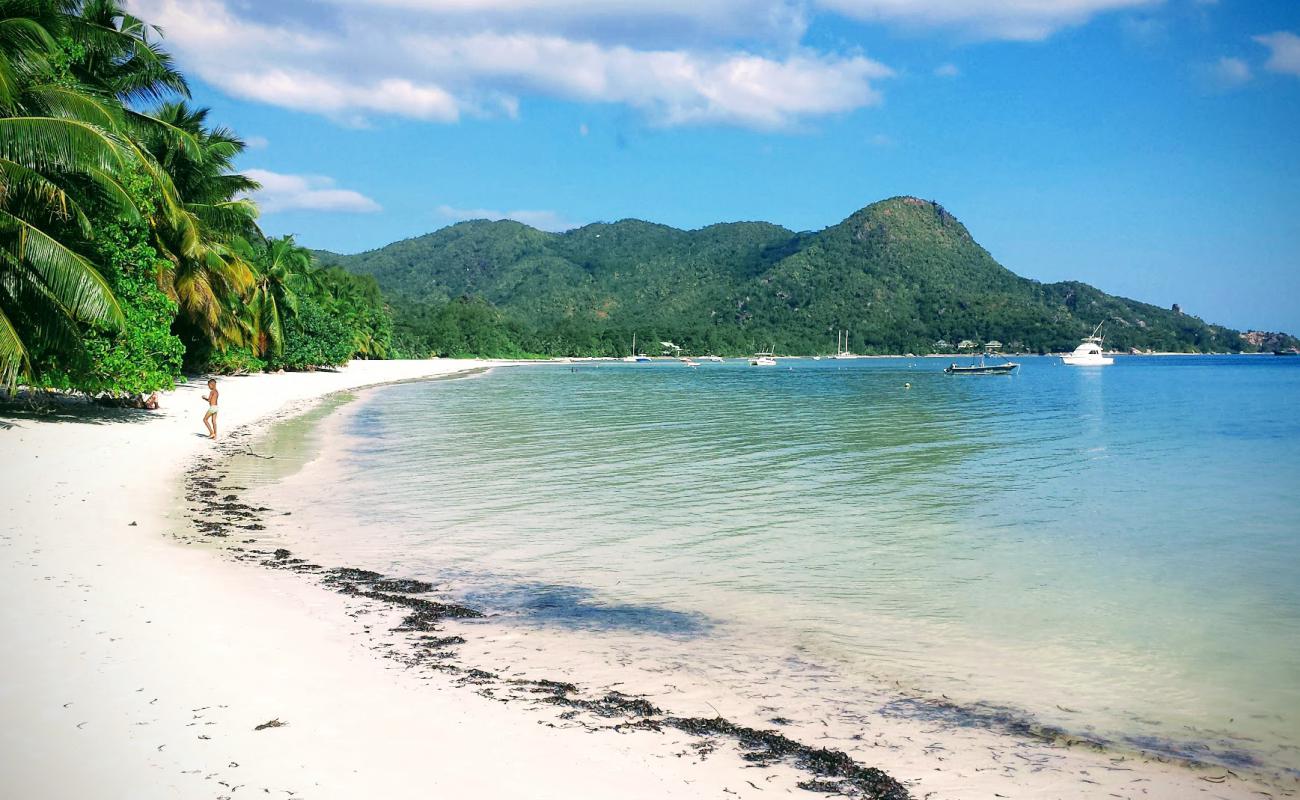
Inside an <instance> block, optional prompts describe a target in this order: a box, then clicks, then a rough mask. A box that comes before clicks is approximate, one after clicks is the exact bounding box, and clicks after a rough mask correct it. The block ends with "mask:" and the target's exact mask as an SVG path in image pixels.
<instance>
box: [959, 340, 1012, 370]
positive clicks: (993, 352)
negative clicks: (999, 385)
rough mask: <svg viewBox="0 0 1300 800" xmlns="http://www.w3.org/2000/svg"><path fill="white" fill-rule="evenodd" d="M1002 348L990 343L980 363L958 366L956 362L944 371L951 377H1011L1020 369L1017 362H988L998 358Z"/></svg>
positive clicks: (981, 356) (980, 358) (981, 355)
mask: <svg viewBox="0 0 1300 800" xmlns="http://www.w3.org/2000/svg"><path fill="white" fill-rule="evenodd" d="M1001 346H1002V345H1000V344H997V343H995V342H990V343H989V344H988V345H986V346H985V348H984V352H983V353H981V354H980V357H979V361H978V362H974V363H971V364H958V363H957V362H956V361H954V362H952V363H951V364H949V365H948V366H947V367H944V370H943V371H944V372H946V373H948V374H949V375H1009V374H1010V373H1012V372H1015V371H1016V370H1017V369H1019V367H1020V365H1019V364H1018V363H1016V362H1015V361H1007V360H1003V361H1002V362H1001V363H999V364H990V363H988V361H987V360H986V358H987V357H988V356H994V357H998V354H997V350H998V348H999V347H1001Z"/></svg>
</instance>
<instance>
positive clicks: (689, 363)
mask: <svg viewBox="0 0 1300 800" xmlns="http://www.w3.org/2000/svg"><path fill="white" fill-rule="evenodd" d="M682 363H683V364H685V365H686V366H688V367H698V366H699V365H700V362H698V361H694V360H692V359H689V358H683V359H682Z"/></svg>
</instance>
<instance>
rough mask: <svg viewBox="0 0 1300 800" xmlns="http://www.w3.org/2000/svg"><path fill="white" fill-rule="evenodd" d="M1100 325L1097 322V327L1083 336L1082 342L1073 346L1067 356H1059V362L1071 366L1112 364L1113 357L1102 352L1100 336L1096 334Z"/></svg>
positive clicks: (1113, 361)
mask: <svg viewBox="0 0 1300 800" xmlns="http://www.w3.org/2000/svg"><path fill="white" fill-rule="evenodd" d="M1101 326H1102V323H1100V322H1098V323H1097V327H1095V328H1093V329H1092V335H1091V336H1088V337H1085V338H1084V340H1083V344H1081V345H1079V346H1078V347H1076V348H1074V352H1073V353H1070V354H1069V355H1068V356H1061V363H1063V364H1069V365H1070V366H1072V367H1104V366H1107V365H1109V364H1114V363H1115V359H1113V358H1111V357H1110V356H1108V355H1106V354H1105V353H1104V352H1102V349H1101V340H1102V337H1100V336H1098V335H1097V334H1098V332H1100V331H1101Z"/></svg>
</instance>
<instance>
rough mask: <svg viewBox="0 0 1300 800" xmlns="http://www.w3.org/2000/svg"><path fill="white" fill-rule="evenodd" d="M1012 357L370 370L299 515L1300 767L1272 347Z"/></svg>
mask: <svg viewBox="0 0 1300 800" xmlns="http://www.w3.org/2000/svg"><path fill="white" fill-rule="evenodd" d="M1023 362H1024V364H1023V367H1022V368H1021V370H1020V372H1019V373H1018V374H1016V375H1013V376H948V375H944V374H943V373H942V368H943V366H944V362H942V361H941V360H938V359H889V360H877V359H871V360H866V359H863V360H857V361H849V362H843V361H841V362H837V361H816V362H815V361H807V360H790V361H782V362H781V364H780V366H778V367H776V368H751V367H748V366H746V365H744V364H743V363H739V362H729V363H727V364H723V365H715V364H705V365H704V366H701V367H700V368H698V369H688V368H685V367H683V366H681V365H679V364H676V363H655V364H639V365H631V364H627V365H625V364H621V363H618V364H577V365H573V366H567V365H566V366H540V367H529V368H511V369H498V370H495V371H493V372H491V373H490V374H488V375H486V376H482V377H479V378H475V379H471V380H465V381H451V382H440V383H426V384H408V385H401V386H394V387H389V388H386V389H382V390H379V391H376V392H374V393H373V394H372V395H371V396H370V397H369V398H368V399H367V400H366V402H364V403H362V404H360V405H358V406H357V407H356V408H355V409H354V410H353V412H352V413H350V414H349V415H347V417H346V419H345V421H344V422H343V423H342V424H341V428H340V430H339V431H338V434H339V435H338V436H337V438H336V439H335V440H334V441H333V442H331V443H330V444H329V445H327V448H326V452H327V453H328V454H329V455H330V456H331V459H333V462H334V463H335V464H336V469H337V470H338V472H337V473H336V474H335V475H333V476H332V477H331V478H330V480H328V481H327V482H326V485H324V486H320V487H318V488H319V491H318V493H317V495H316V496H315V497H313V498H312V509H311V513H312V514H313V515H314V516H313V519H316V520H321V521H324V520H331V521H335V522H340V521H347V524H342V523H341V522H340V524H338V525H335V526H333V527H331V526H330V525H321V526H318V528H319V531H318V533H317V534H316V535H317V536H318V537H319V539H320V540H321V541H322V542H326V543H328V544H329V546H330V547H333V548H335V549H337V550H339V551H341V552H346V553H347V554H348V556H349V557H350V558H352V559H353V561H354V563H356V564H358V565H364V566H370V567H374V568H379V569H385V568H390V569H393V570H396V571H400V572H401V573H402V574H405V575H417V574H418V575H425V576H433V577H436V578H438V579H441V580H445V581H449V582H451V584H452V585H453V586H455V587H456V588H457V591H459V592H461V593H462V594H465V595H467V596H469V597H471V598H472V599H474V600H475V601H476V602H479V603H480V604H485V605H488V606H490V607H492V608H494V609H496V610H499V611H503V612H505V613H507V614H508V615H513V616H512V617H511V618H512V619H515V620H516V621H517V624H521V625H528V624H535V625H539V626H541V625H546V626H552V627H566V626H567V627H569V628H572V629H574V630H580V631H583V632H585V633H586V634H587V635H588V636H598V635H599V634H600V633H601V631H614V630H617V631H619V632H620V633H623V634H627V633H632V634H636V635H644V636H646V637H652V638H654V637H657V638H658V639H660V640H662V641H663V642H664V646H665V647H699V646H706V645H700V644H698V643H699V642H701V641H703V642H706V643H707V641H708V640H709V639H710V638H711V637H713V636H714V635H715V633H717V635H719V636H721V632H723V631H732V632H733V633H734V631H735V630H737V629H738V630H743V631H749V632H751V635H747V636H745V637H741V638H743V639H744V640H745V641H746V642H748V646H750V647H752V648H753V650H754V653H755V654H756V655H755V657H756V658H761V653H762V652H763V650H764V648H770V649H771V650H772V651H773V652H776V651H778V650H779V651H781V652H788V651H789V650H790V649H791V648H793V649H794V650H796V651H797V652H799V653H800V654H801V657H803V658H807V659H810V660H813V661H816V662H819V663H823V664H825V665H827V666H828V668H830V669H833V670H834V671H835V672H836V673H837V674H838V675H841V676H846V677H847V680H848V681H849V682H850V683H852V682H861V683H863V684H868V683H888V684H891V685H897V686H898V687H903V688H905V689H906V690H908V691H909V692H917V693H920V694H921V695H922V696H932V697H938V696H940V695H945V696H947V697H949V698H952V699H954V700H957V701H958V702H962V703H990V704H996V705H999V706H1008V707H1011V708H1015V709H1020V710H1023V711H1024V712H1026V713H1027V714H1030V715H1032V716H1033V717H1035V718H1038V719H1041V720H1044V721H1046V722H1050V723H1053V724H1059V725H1063V726H1066V727H1068V728H1070V729H1071V730H1077V731H1091V732H1093V733H1095V734H1097V735H1101V736H1105V737H1106V738H1110V739H1114V740H1118V741H1121V742H1126V743H1128V744H1129V745H1137V746H1142V747H1150V748H1152V749H1155V750H1160V751H1172V752H1179V753H1185V754H1190V755H1195V756H1197V757H1201V758H1206V759H1208V760H1211V761H1220V762H1222V763H1231V764H1241V763H1243V762H1244V761H1246V760H1250V759H1255V760H1257V761H1259V762H1260V763H1261V764H1262V765H1264V766H1266V767H1268V768H1282V769H1295V768H1300V756H1297V753H1298V752H1300V751H1298V750H1297V749H1296V747H1297V746H1298V745H1300V359H1291V360H1288V359H1279V358H1273V357H1223V358H1206V357H1197V358H1189V357H1166V358H1121V359H1119V360H1118V361H1117V363H1116V364H1115V365H1114V366H1112V367H1107V368H1103V369H1096V368H1092V369H1087V368H1072V367H1066V366H1064V365H1061V364H1060V363H1059V361H1057V360H1056V359H1046V358H1027V359H1023ZM905 384H910V385H911V386H910V388H908V387H907V386H906V385H905ZM358 498H364V502H361V503H358ZM358 531H361V532H358Z"/></svg>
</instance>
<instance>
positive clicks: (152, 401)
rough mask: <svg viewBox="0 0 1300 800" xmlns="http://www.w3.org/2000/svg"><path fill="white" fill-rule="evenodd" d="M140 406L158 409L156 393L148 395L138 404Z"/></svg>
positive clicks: (151, 409)
mask: <svg viewBox="0 0 1300 800" xmlns="http://www.w3.org/2000/svg"><path fill="white" fill-rule="evenodd" d="M140 407H141V408H147V409H148V410H150V411H156V410H158V393H157V392H154V393H153V394H151V395H149V399H148V400H145V401H144V402H143V403H141V404H140Z"/></svg>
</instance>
